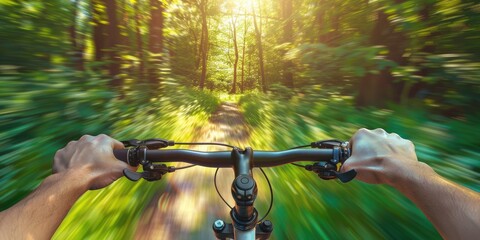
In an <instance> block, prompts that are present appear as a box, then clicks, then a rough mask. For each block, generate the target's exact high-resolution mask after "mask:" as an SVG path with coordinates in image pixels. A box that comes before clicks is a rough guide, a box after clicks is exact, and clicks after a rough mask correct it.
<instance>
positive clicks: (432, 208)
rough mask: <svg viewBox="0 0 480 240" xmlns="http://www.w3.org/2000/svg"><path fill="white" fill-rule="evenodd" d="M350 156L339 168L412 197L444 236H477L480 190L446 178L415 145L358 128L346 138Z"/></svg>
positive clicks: (378, 132)
mask: <svg viewBox="0 0 480 240" xmlns="http://www.w3.org/2000/svg"><path fill="white" fill-rule="evenodd" d="M350 143H351V144H352V156H351V157H350V158H349V159H348V160H347V161H346V162H345V165H344V166H343V168H342V171H348V170H350V169H356V171H357V173H358V175H357V179H359V180H361V181H364V182H367V183H373V184H388V185H390V186H392V187H394V188H396V189H397V190H398V191H400V192H401V193H402V194H404V195H405V196H406V197H408V198H409V199H410V200H411V201H413V202H414V203H415V204H416V205H417V206H418V207H419V208H420V209H421V210H422V211H423V213H424V214H425V215H426V216H427V218H428V219H429V220H430V221H431V222H432V223H433V224H434V226H435V227H436V229H437V230H438V232H439V233H440V234H441V235H442V237H443V238H445V239H478V237H479V236H480V193H477V192H474V191H472V190H470V189H468V188H465V187H463V186H460V185H458V184H456V183H453V182H451V181H448V180H447V179H445V178H443V177H441V176H440V175H438V174H437V173H435V171H433V169H432V168H431V167H429V166H428V165H427V164H425V163H422V162H419V161H418V160H417V156H416V154H415V146H414V145H413V143H412V142H411V141H408V140H405V139H402V138H401V137H399V136H398V135H397V134H395V133H392V134H388V133H386V132H385V131H384V130H383V129H375V130H373V131H370V130H367V129H360V130H359V131H358V132H357V133H356V134H355V135H354V136H353V137H352V139H351V140H350Z"/></svg>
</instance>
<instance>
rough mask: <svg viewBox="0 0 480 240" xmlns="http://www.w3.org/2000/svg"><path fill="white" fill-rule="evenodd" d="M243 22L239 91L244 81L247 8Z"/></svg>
mask: <svg viewBox="0 0 480 240" xmlns="http://www.w3.org/2000/svg"><path fill="white" fill-rule="evenodd" d="M244 19H245V22H244V30H243V46H242V80H241V81H242V83H241V84H240V92H241V93H243V91H244V87H245V86H244V82H245V40H246V39H247V10H246V9H245V18H244Z"/></svg>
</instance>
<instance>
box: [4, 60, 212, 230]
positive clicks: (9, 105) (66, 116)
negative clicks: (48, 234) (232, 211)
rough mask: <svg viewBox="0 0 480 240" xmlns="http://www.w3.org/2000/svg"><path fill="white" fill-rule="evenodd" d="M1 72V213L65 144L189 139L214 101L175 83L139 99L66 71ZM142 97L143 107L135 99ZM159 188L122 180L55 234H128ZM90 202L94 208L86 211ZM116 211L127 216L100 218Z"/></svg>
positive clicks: (85, 201) (89, 197) (83, 202)
mask: <svg viewBox="0 0 480 240" xmlns="http://www.w3.org/2000/svg"><path fill="white" fill-rule="evenodd" d="M2 69H3V71H4V74H2V75H1V76H0V84H1V85H2V86H3V87H2V88H1V89H0V99H1V101H0V109H1V110H0V116H1V118H0V123H1V124H0V126H1V131H0V132H1V134H0V145H2V146H3V147H2V149H1V152H0V174H1V175H2V176H3V177H2V184H1V186H0V202H1V203H2V204H1V208H0V210H4V209H6V208H8V207H10V206H11V205H13V204H15V203H16V202H18V201H19V200H21V199H22V198H23V197H25V196H26V195H27V194H28V193H30V192H31V191H32V190H33V189H34V188H35V187H36V186H38V184H39V183H40V181H41V180H42V179H43V178H45V177H46V176H48V175H50V174H51V165H52V158H53V155H54V154H55V151H56V150H58V149H60V148H62V147H64V146H65V145H66V144H67V143H68V141H71V140H74V139H78V138H79V137H80V136H81V135H83V134H91V135H96V134H100V133H107V134H110V135H112V136H113V137H115V138H117V139H131V138H138V139H142V138H152V137H164V138H170V139H172V138H174V139H175V140H178V141H189V140H192V139H193V138H194V137H195V135H193V132H194V131H195V130H197V129H198V128H199V127H201V126H202V125H203V124H205V123H206V122H207V120H208V118H209V116H210V114H211V113H212V112H213V111H214V110H215V109H216V108H217V106H218V104H219V100H218V98H217V97H215V96H214V95H213V94H209V93H207V92H201V91H198V90H191V89H188V88H186V87H183V86H181V85H178V84H177V83H175V80H173V79H172V80H170V81H168V82H165V83H164V84H163V86H164V87H163V89H162V90H161V93H162V94H161V95H160V97H158V98H153V99H151V100H148V99H147V100H146V102H145V98H144V97H143V94H142V92H141V90H138V89H136V90H131V91H129V93H128V94H125V95H126V96H125V98H124V99H121V100H120V99H118V98H117V97H118V95H117V94H116V93H114V92H112V91H111V90H109V89H108V88H107V87H106V81H105V80H102V79H101V78H99V77H98V76H95V75H86V74H80V75H79V73H78V72H73V71H70V70H68V69H58V70H55V71H50V72H45V71H44V72H32V73H28V74H19V73H16V72H15V71H14V69H12V68H7V67H5V66H4V67H3V68H2ZM7 70H8V73H7ZM141 96H142V97H143V100H142V101H141V102H139V101H138V100H136V99H142V97H141ZM162 186H163V185H162V184H160V185H152V184H137V185H135V184H133V183H131V182H128V181H126V180H120V181H119V182H118V183H116V184H114V185H112V186H111V187H109V188H107V189H104V190H100V191H93V192H89V193H87V194H85V196H83V197H82V198H81V199H80V200H79V201H78V202H77V204H76V205H75V207H74V208H73V209H72V211H71V214H70V215H69V216H68V217H67V218H66V220H65V221H64V222H63V225H62V226H61V228H60V230H59V231H58V232H57V235H56V237H57V238H58V239H65V238H66V237H69V238H71V237H74V238H86V237H93V236H98V237H105V236H115V237H114V238H123V237H125V236H129V235H131V234H133V231H134V230H135V223H136V221H137V220H138V217H139V216H140V214H141V210H142V209H143V206H145V205H147V203H148V201H149V200H150V198H151V197H152V196H153V194H154V193H155V192H156V191H157V190H158V188H160V187H162ZM125 196H128V197H127V198H125ZM94 199H96V200H95V202H96V204H95V206H92V205H91V203H92V201H93V200H94ZM112 199H117V200H116V201H112ZM86 206H88V211H87V210H86ZM119 209H122V210H125V209H128V210H129V211H125V215H123V216H125V217H121V218H115V219H111V218H110V216H109V215H108V214H105V213H107V212H110V211H118V210H119ZM79 218H81V219H83V220H82V221H84V222H83V224H82V225H83V227H82V228H81V230H82V231H76V230H78V228H75V227H73V226H77V224H78V219H79ZM107 219H108V220H107ZM102 224H105V226H107V225H108V229H109V231H108V233H106V232H105V231H104V230H105V229H107V228H98V226H103V225H102ZM125 226H131V227H130V228H126V227H125ZM75 229H76V230H75ZM94 229H97V231H96V232H94ZM72 231H73V232H72Z"/></svg>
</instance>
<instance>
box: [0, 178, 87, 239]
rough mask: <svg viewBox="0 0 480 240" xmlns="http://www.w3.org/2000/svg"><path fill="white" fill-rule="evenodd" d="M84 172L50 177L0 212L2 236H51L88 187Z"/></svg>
mask: <svg viewBox="0 0 480 240" xmlns="http://www.w3.org/2000/svg"><path fill="white" fill-rule="evenodd" d="M79 176H82V175H81V174H72V173H71V172H68V171H66V172H62V173H57V174H54V175H51V176H49V177H48V178H46V179H45V180H44V181H43V182H42V184H41V185H40V186H39V187H38V188H37V189H36V190H35V191H34V192H32V193H31V194H30V195H29V196H28V197H27V198H25V199H23V200H22V201H20V202H19V203H17V204H16V205H15V206H13V207H11V208H10V209H8V210H5V211H4V212H1V213H0V239H50V238H51V237H52V235H53V234H54V233H55V230H56V229H57V228H58V226H59V225H60V223H61V222H62V220H63V218H64V217H65V215H66V214H67V213H68V211H69V210H70V208H71V207H72V205H73V204H74V203H75V201H76V200H77V199H78V198H79V197H80V196H81V195H82V194H83V193H84V192H85V191H87V189H88V185H87V181H86V180H85V179H82V178H81V177H79Z"/></svg>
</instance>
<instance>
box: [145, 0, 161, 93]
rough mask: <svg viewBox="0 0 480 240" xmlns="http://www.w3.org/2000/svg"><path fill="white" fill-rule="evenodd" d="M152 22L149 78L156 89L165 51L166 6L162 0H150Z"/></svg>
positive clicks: (150, 29) (150, 27)
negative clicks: (164, 14) (164, 15)
mask: <svg viewBox="0 0 480 240" xmlns="http://www.w3.org/2000/svg"><path fill="white" fill-rule="evenodd" d="M150 6H151V9H150V24H149V31H150V32H149V34H150V39H149V51H150V53H151V54H152V56H153V57H152V61H150V62H149V73H148V75H149V76H148V78H149V81H150V84H151V85H152V87H153V88H154V89H155V88H156V87H158V85H159V81H160V79H159V74H158V69H159V65H160V64H161V63H162V56H161V54H162V51H163V26H164V17H163V12H164V6H163V3H162V1H161V0H150Z"/></svg>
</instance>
